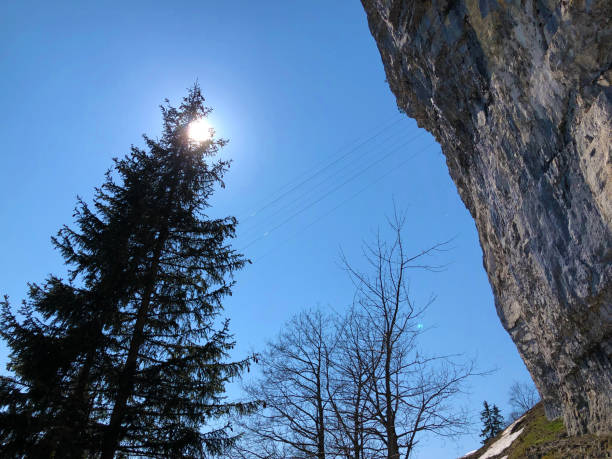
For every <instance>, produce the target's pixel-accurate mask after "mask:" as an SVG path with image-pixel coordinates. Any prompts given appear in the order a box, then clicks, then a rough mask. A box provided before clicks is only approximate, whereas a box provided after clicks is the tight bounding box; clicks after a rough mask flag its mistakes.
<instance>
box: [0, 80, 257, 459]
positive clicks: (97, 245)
mask: <svg viewBox="0 0 612 459" xmlns="http://www.w3.org/2000/svg"><path fill="white" fill-rule="evenodd" d="M210 111H211V110H210V109H209V108H207V107H206V106H205V105H204V98H203V96H202V94H201V92H200V89H199V87H198V86H197V85H196V86H194V87H193V88H192V89H191V90H190V91H189V94H188V96H187V97H185V98H184V99H183V103H182V104H181V105H180V107H178V108H174V107H172V106H170V105H169V103H168V101H166V105H165V106H162V115H163V134H162V137H161V138H160V139H159V140H153V139H151V138H149V137H146V136H145V137H144V139H145V144H146V148H145V149H141V148H137V147H132V149H131V153H129V154H128V155H127V156H125V157H124V158H123V159H115V164H114V167H113V168H112V170H110V171H109V172H108V173H107V174H106V180H105V181H104V184H103V185H102V186H101V187H100V188H97V189H96V194H95V198H94V205H93V207H92V208H90V207H89V206H88V205H87V204H86V203H85V202H83V201H82V200H80V199H79V201H78V204H77V208H76V211H75V217H76V229H71V228H69V227H67V226H66V227H64V228H63V229H62V230H61V231H60V232H59V233H58V236H57V237H56V238H53V242H54V245H55V246H56V247H57V248H58V249H59V250H60V252H61V254H62V256H63V257H64V259H65V262H66V264H67V265H68V266H69V268H70V271H69V273H70V274H69V277H68V279H67V280H63V279H60V278H58V277H54V276H52V277H50V278H49V280H48V281H47V282H46V283H45V284H43V285H42V286H38V285H31V286H30V293H29V299H28V301H26V302H24V304H23V307H22V308H21V310H20V315H21V316H22V318H21V319H19V318H17V317H16V316H15V315H14V313H13V312H12V310H11V307H10V305H9V302H8V299H6V298H5V300H4V302H2V325H1V326H0V335H1V336H2V337H3V338H4V339H5V341H6V342H7V344H8V347H9V348H10V351H11V353H10V361H9V364H8V368H9V370H10V371H12V372H13V374H14V376H12V377H1V378H0V455H2V456H3V457H14V456H19V457H21V456H23V455H25V456H29V457H84V456H92V457H102V458H106V459H108V458H112V457H114V456H115V454H120V455H127V456H132V455H133V456H148V457H179V456H189V457H202V456H204V455H206V454H209V453H211V454H219V453H222V452H223V451H224V450H225V448H227V447H228V446H229V445H231V444H232V443H233V441H234V437H232V435H231V433H230V429H231V426H230V425H229V424H228V423H227V422H222V421H221V419H222V418H223V417H224V416H226V415H228V414H231V413H232V412H234V413H239V414H241V413H245V412H250V411H252V410H253V409H254V408H255V404H252V403H246V404H244V403H228V402H226V401H225V399H224V395H223V394H224V388H225V385H226V383H227V382H228V381H230V380H231V379H232V378H234V377H236V376H238V375H240V374H241V373H242V372H243V371H244V370H246V369H247V368H248V366H249V365H250V363H251V361H252V358H247V359H244V360H241V361H238V362H226V361H225V360H226V359H227V357H228V352H229V351H230V350H231V349H232V348H233V346H234V341H233V339H232V336H231V335H230V334H229V331H228V321H227V320H225V321H223V320H220V319H219V314H220V312H221V310H222V299H223V298H224V297H225V296H226V295H230V294H231V288H232V285H233V273H234V272H235V271H236V270H239V269H241V268H242V267H243V266H244V265H245V263H246V260H245V259H244V258H243V257H242V256H241V255H240V254H238V253H236V252H235V251H234V250H233V249H232V248H231V247H230V246H229V245H228V240H229V239H231V238H233V237H234V235H235V227H236V219H235V218H233V217H226V218H210V217H208V216H207V214H206V211H207V208H208V207H209V205H210V198H211V195H212V193H213V191H214V188H215V187H216V186H217V185H220V186H223V182H222V178H223V175H224V173H225V172H226V171H227V169H228V167H229V162H228V161H223V160H216V161H214V160H212V157H213V156H215V154H216V153H217V152H218V151H219V149H220V148H221V147H223V146H224V145H225V143H226V141H225V140H222V139H213V137H212V134H213V133H212V131H211V138H210V139H208V140H206V141H203V142H196V141H193V140H191V139H190V137H189V135H188V130H189V126H190V123H192V122H193V121H195V120H198V119H201V118H204V117H206V116H208V114H209V113H210ZM207 427H208V430H207Z"/></svg>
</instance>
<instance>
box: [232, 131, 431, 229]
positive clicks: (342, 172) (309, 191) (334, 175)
mask: <svg viewBox="0 0 612 459" xmlns="http://www.w3.org/2000/svg"><path fill="white" fill-rule="evenodd" d="M422 135H423V132H420V133H419V134H418V135H416V136H410V137H408V138H407V139H406V138H403V139H402V138H401V136H400V137H397V136H396V138H393V137H394V136H389V137H387V138H386V139H384V140H383V141H382V143H381V144H378V145H377V149H371V150H370V149H368V150H366V151H365V152H363V153H362V154H360V155H359V156H357V157H356V158H354V159H353V161H352V162H351V163H350V164H349V165H347V166H345V167H343V168H342V169H339V170H336V171H333V170H332V172H331V173H330V174H328V175H327V176H326V177H325V176H323V178H322V180H319V181H317V182H315V184H314V186H313V187H310V188H308V189H307V190H306V191H304V192H302V193H301V194H300V195H299V196H297V197H295V198H293V199H292V200H291V201H289V202H288V203H285V204H284V205H282V206H280V207H279V208H277V209H276V210H275V211H274V212H272V213H271V214H268V215H266V220H264V221H261V220H260V221H256V222H255V223H254V224H251V225H249V224H248V222H247V225H246V226H242V229H241V232H240V233H241V236H242V237H249V236H250V235H252V234H253V233H256V232H258V231H260V230H261V229H262V225H269V222H268V220H270V219H274V217H276V216H277V215H279V214H280V213H282V212H285V211H287V210H289V209H290V208H291V207H294V206H295V205H296V204H297V203H298V202H300V201H301V200H303V198H307V197H308V196H309V195H312V194H316V193H317V192H318V191H319V190H320V188H321V187H322V186H323V185H324V184H326V183H328V182H330V180H332V179H339V178H342V176H346V175H348V174H345V172H347V171H348V173H349V174H350V173H351V169H350V168H353V166H355V165H356V166H357V168H358V167H359V166H360V165H361V164H362V163H359V162H358V160H360V159H362V158H364V157H366V156H369V155H372V154H373V153H376V154H378V153H380V151H379V150H378V148H379V147H381V146H384V144H385V142H387V141H388V140H390V139H392V140H394V141H395V140H398V138H400V139H401V142H400V143H399V144H398V143H392V145H391V146H390V147H389V148H392V149H395V148H396V147H402V146H405V145H407V144H409V143H411V142H413V141H414V140H416V139H418V138H419V137H421V136H422ZM394 151H395V150H394ZM383 159H384V157H383ZM354 169H356V168H353V170H354ZM297 189H298V188H297V187H296V191H297Z"/></svg>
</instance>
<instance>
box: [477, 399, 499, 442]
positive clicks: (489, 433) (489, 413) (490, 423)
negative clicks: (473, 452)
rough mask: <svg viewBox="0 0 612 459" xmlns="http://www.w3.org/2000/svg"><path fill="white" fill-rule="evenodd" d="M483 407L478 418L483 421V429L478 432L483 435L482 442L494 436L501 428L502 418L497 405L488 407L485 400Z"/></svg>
mask: <svg viewBox="0 0 612 459" xmlns="http://www.w3.org/2000/svg"><path fill="white" fill-rule="evenodd" d="M483 405H484V408H483V410H482V411H481V412H480V420H481V421H482V423H483V429H482V431H481V432H480V436H481V437H483V440H482V443H483V444H484V443H487V442H488V441H489V440H490V439H492V438H494V437H496V436H497V434H499V433H500V432H501V431H502V430H503V425H504V418H503V416H502V415H501V412H500V410H499V408H498V407H497V405H493V407H492V408H491V407H489V404H488V403H487V401H486V400H485V401H484V403H483Z"/></svg>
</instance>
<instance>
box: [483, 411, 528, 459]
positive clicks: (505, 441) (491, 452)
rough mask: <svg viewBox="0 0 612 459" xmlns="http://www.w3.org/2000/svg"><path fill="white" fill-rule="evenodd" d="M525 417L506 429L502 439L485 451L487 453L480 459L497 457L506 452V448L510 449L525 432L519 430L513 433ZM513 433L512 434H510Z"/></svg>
mask: <svg viewBox="0 0 612 459" xmlns="http://www.w3.org/2000/svg"><path fill="white" fill-rule="evenodd" d="M524 417H525V416H521V417H520V418H518V419H517V420H516V421H514V422H513V423H512V424H510V425H509V426H508V427H506V429H505V430H504V431H503V432H502V435H501V437H500V438H499V440H497V441H496V442H495V443H493V444H492V445H491V446H489V448H488V449H487V450H486V451H485V453H484V454H483V455H482V456H480V459H486V458H488V457H493V456H497V455H498V454H501V453H503V452H504V450H505V449H506V448H508V447H509V446H510V445H511V444H512V442H513V441H514V440H516V439H517V438H518V436H519V435H520V434H521V433H522V432H523V429H519V430H517V431H516V432H512V429H513V428H514V426H515V425H516V424H518V422H519V421H521V420H522V419H523V418H524ZM510 432H512V433H510Z"/></svg>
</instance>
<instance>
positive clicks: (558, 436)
mask: <svg viewBox="0 0 612 459" xmlns="http://www.w3.org/2000/svg"><path fill="white" fill-rule="evenodd" d="M520 429H523V432H522V433H521V435H520V436H519V437H518V438H517V439H516V440H515V441H514V442H513V443H512V445H510V447H509V448H508V449H506V450H505V451H504V452H503V453H502V454H501V455H500V456H497V457H500V458H501V457H504V456H508V459H519V458H529V459H531V458H533V459H572V458H576V459H588V458H590V459H596V458H597V459H599V458H612V435H608V436H595V435H584V436H580V437H568V436H567V432H566V430H565V427H564V425H563V421H562V420H561V419H557V420H554V421H548V420H547V419H546V416H545V415H544V406H543V405H542V404H541V403H538V404H537V405H536V406H534V407H533V408H532V409H531V410H529V411H528V412H527V414H526V415H525V419H523V420H522V421H521V422H519V423H518V424H517V425H516V426H515V427H514V429H513V431H514V432H516V431H517V430H520ZM499 436H501V434H500V435H499ZM499 436H498V437H499ZM495 440H497V438H495V439H494V440H492V442H494V441H495ZM490 444H492V443H489V444H487V445H485V446H483V447H482V448H480V449H479V450H478V451H476V452H475V453H474V454H473V455H470V456H469V457H470V459H471V458H474V459H475V458H478V457H480V456H481V455H482V454H484V452H485V451H486V450H487V448H488V446H489V445H490Z"/></svg>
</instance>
